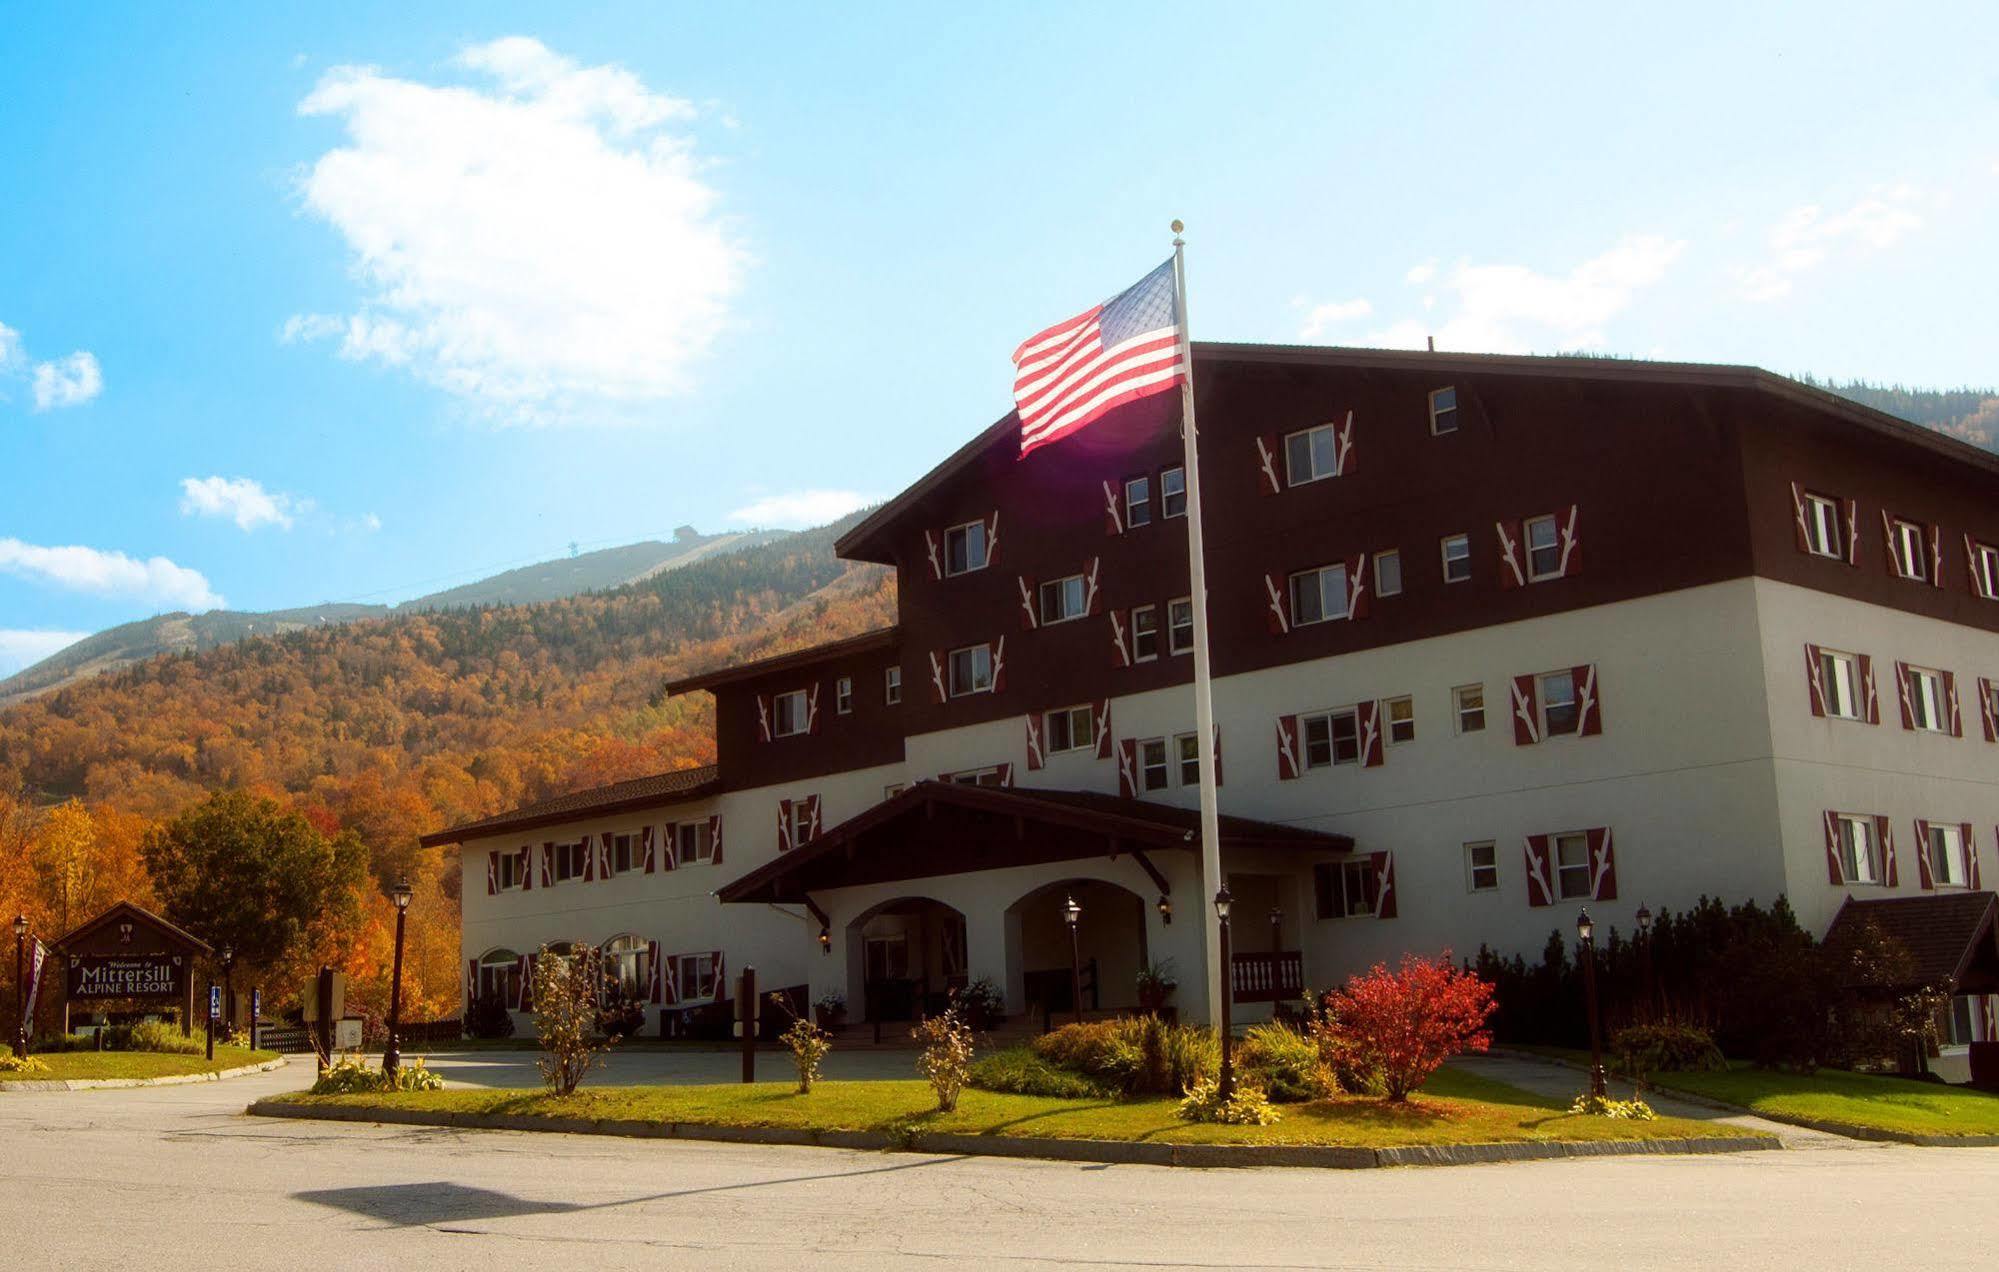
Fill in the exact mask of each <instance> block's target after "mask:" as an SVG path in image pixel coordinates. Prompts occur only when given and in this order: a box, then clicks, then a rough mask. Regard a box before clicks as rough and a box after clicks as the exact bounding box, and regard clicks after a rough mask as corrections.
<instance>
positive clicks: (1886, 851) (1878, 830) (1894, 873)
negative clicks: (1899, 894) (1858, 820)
mask: <svg viewBox="0 0 1999 1272" xmlns="http://www.w3.org/2000/svg"><path fill="white" fill-rule="evenodd" d="M1874 833H1875V834H1876V835H1878V836H1879V837H1880V839H1881V859H1882V860H1883V861H1884V862H1886V863H1887V865H1886V868H1885V870H1884V876H1885V877H1886V879H1887V881H1888V886H1889V887H1891V888H1899V887H1901V886H1902V874H1901V871H1900V870H1898V869H1896V864H1895V824H1894V823H1893V822H1891V821H1889V820H1888V819H1887V818H1886V817H1878V816H1877V817H1876V818H1875V819H1874Z"/></svg>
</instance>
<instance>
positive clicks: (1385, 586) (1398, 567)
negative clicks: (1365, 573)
mask: <svg viewBox="0 0 1999 1272" xmlns="http://www.w3.org/2000/svg"><path fill="white" fill-rule="evenodd" d="M1384 564H1386V565H1387V566H1388V567H1389V569H1390V570H1391V571H1392V572H1393V573H1394V575H1395V577H1394V578H1393V579H1392V580H1391V579H1389V578H1388V576H1387V575H1386V574H1384V573H1383V572H1382V566H1383V565H1384ZM1391 582H1392V583H1393V584H1394V586H1392V587H1391V586H1390V583H1391ZM1374 594H1375V595H1376V596H1400V595H1402V553H1401V552H1400V551H1398V550H1397V549H1395V548H1387V549H1384V550H1383V551H1380V552H1377V553H1375V554H1374Z"/></svg>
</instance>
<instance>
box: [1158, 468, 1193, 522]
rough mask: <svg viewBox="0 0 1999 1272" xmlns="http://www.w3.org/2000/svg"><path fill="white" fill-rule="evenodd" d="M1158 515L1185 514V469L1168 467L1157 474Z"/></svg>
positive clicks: (1182, 515) (1177, 515) (1173, 515)
mask: <svg viewBox="0 0 1999 1272" xmlns="http://www.w3.org/2000/svg"><path fill="white" fill-rule="evenodd" d="M1159 515H1160V516H1162V517H1184V516H1186V515H1187V470H1186V469H1184V468H1169V469H1167V470H1166V471H1165V472H1163V473H1161V474H1159Z"/></svg>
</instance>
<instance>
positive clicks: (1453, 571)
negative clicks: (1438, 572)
mask: <svg viewBox="0 0 1999 1272" xmlns="http://www.w3.org/2000/svg"><path fill="white" fill-rule="evenodd" d="M1443 550H1444V582H1446V583H1464V582H1468V581H1469V580H1470V579H1471V536H1470V535H1468V534H1450V535H1445V536H1444V539H1443Z"/></svg>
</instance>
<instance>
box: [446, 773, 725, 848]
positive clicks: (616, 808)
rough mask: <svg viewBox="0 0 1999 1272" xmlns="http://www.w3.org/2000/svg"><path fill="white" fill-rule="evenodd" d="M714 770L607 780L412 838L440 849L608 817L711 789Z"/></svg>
mask: <svg viewBox="0 0 1999 1272" xmlns="http://www.w3.org/2000/svg"><path fill="white" fill-rule="evenodd" d="M716 773H717V770H716V768H715V766H714V765H713V764H704V765H702V766H701V767H699V768H687V769H675V770H674V771H673V772H671V773H658V774H655V775H653V776H652V777H637V778H633V779H632V780H631V781H629V782H613V783H612V784H611V785H609V786H599V787H595V788H593V789H591V790H587V791H572V792H570V793H569V794H567V795H557V796H555V797H554V798H553V799H545V800H542V801H540V802H539V803H535V804H528V805H526V806H525V807H522V808H516V809H513V810H512V811H510V812H505V813H496V814H494V815H493V816H491V817H487V818H483V819H481V820H479V821H474V822H466V823H464V824H463V825H459V826H453V827H452V828H451V829H449V830H434V831H432V832H431V833H429V834H428V835H425V836H423V837H422V838H421V839H419V840H418V841H417V842H418V843H420V844H422V845H423V846H424V847H426V848H440V847H443V846H444V845H446V844H462V843H464V842H465V841H466V840H468V839H483V838H485V837H486V836H488V835H500V834H505V833H507V832H509V831H516V830H535V829H538V828H540V827H542V826H554V825H559V824H560V823H562V822H571V821H577V820H580V819H581V818H584V817H609V816H612V815H613V814H616V813H633V812H638V811H640V810H642V809H647V808H658V807H660V806H662V805H665V804H680V803H685V802H686V801H688V800H692V799H700V798H701V797H702V796H704V795H708V794H710V793H711V792H713V791H714V789H715V787H716V785H717V783H716Z"/></svg>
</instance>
